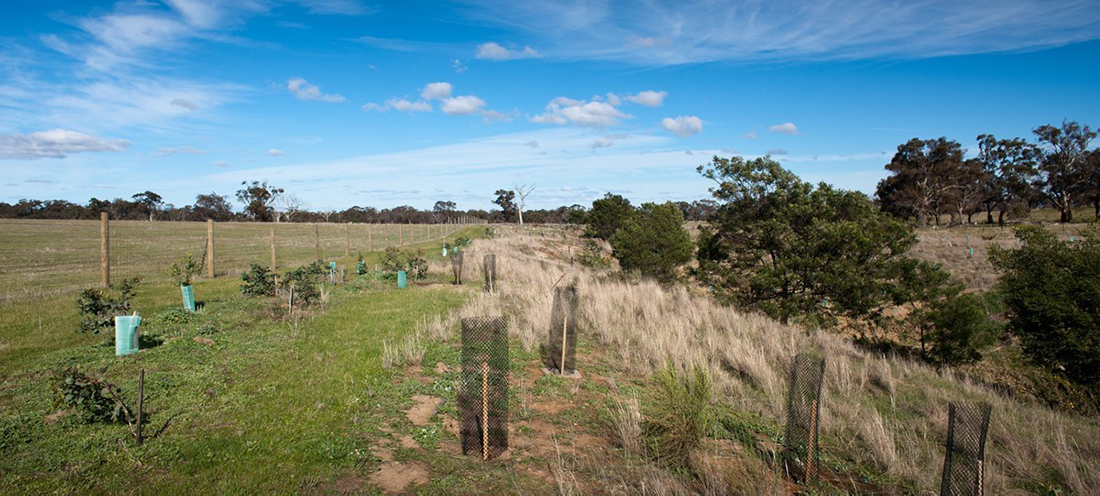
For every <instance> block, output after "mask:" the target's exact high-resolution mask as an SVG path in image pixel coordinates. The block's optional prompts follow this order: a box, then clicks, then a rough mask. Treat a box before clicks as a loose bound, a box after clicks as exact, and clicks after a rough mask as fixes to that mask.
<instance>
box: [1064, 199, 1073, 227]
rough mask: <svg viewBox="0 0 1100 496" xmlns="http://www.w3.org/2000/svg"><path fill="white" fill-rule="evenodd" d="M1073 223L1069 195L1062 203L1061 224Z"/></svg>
mask: <svg viewBox="0 0 1100 496" xmlns="http://www.w3.org/2000/svg"><path fill="white" fill-rule="evenodd" d="M1068 222H1073V209H1072V208H1070V202H1069V195H1066V197H1065V199H1064V201H1062V223H1063V224H1065V223H1068Z"/></svg>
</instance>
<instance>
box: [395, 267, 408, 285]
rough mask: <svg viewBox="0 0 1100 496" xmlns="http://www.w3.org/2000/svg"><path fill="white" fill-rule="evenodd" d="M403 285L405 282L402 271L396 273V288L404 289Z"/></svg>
mask: <svg viewBox="0 0 1100 496" xmlns="http://www.w3.org/2000/svg"><path fill="white" fill-rule="evenodd" d="M405 284H406V282H405V271H403V270H399V271H397V287H398V288H401V289H405Z"/></svg>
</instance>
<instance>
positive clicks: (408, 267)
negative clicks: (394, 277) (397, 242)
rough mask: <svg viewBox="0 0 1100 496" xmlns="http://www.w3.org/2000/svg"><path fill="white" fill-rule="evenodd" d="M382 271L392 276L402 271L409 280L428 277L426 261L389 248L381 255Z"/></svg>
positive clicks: (417, 256)
mask: <svg viewBox="0 0 1100 496" xmlns="http://www.w3.org/2000/svg"><path fill="white" fill-rule="evenodd" d="M382 270H385V271H386V272H391V273H394V274H396V273H397V271H399V270H403V271H405V273H406V274H407V275H408V277H410V278H413V279H423V278H424V277H426V276H427V275H428V261H427V260H426V259H424V258H423V257H421V256H419V255H412V254H409V253H405V252H403V251H401V250H398V249H397V248H394V247H392V246H390V247H387V248H386V253H385V254H384V255H382Z"/></svg>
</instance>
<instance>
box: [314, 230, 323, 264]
mask: <svg viewBox="0 0 1100 496" xmlns="http://www.w3.org/2000/svg"><path fill="white" fill-rule="evenodd" d="M313 240H314V241H315V242H316V244H317V260H321V225H320V224H317V223H316V222H314V223H313Z"/></svg>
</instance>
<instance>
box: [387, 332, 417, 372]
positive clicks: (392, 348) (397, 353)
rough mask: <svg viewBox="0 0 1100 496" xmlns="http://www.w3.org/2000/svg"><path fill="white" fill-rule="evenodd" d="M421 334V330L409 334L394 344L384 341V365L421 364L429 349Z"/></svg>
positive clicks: (389, 366) (388, 366) (390, 366)
mask: <svg viewBox="0 0 1100 496" xmlns="http://www.w3.org/2000/svg"><path fill="white" fill-rule="evenodd" d="M421 334H422V333H421V332H414V333H412V334H409V335H408V336H407V337H405V339H402V340H400V341H398V342H397V343H396V344H394V345H391V344H390V343H389V341H382V367H385V368H392V367H395V366H396V367H403V366H406V365H419V364H420V362H422V361H423V360H424V352H425V351H426V350H427V346H426V345H425V344H424V342H423V340H422V338H421Z"/></svg>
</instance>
